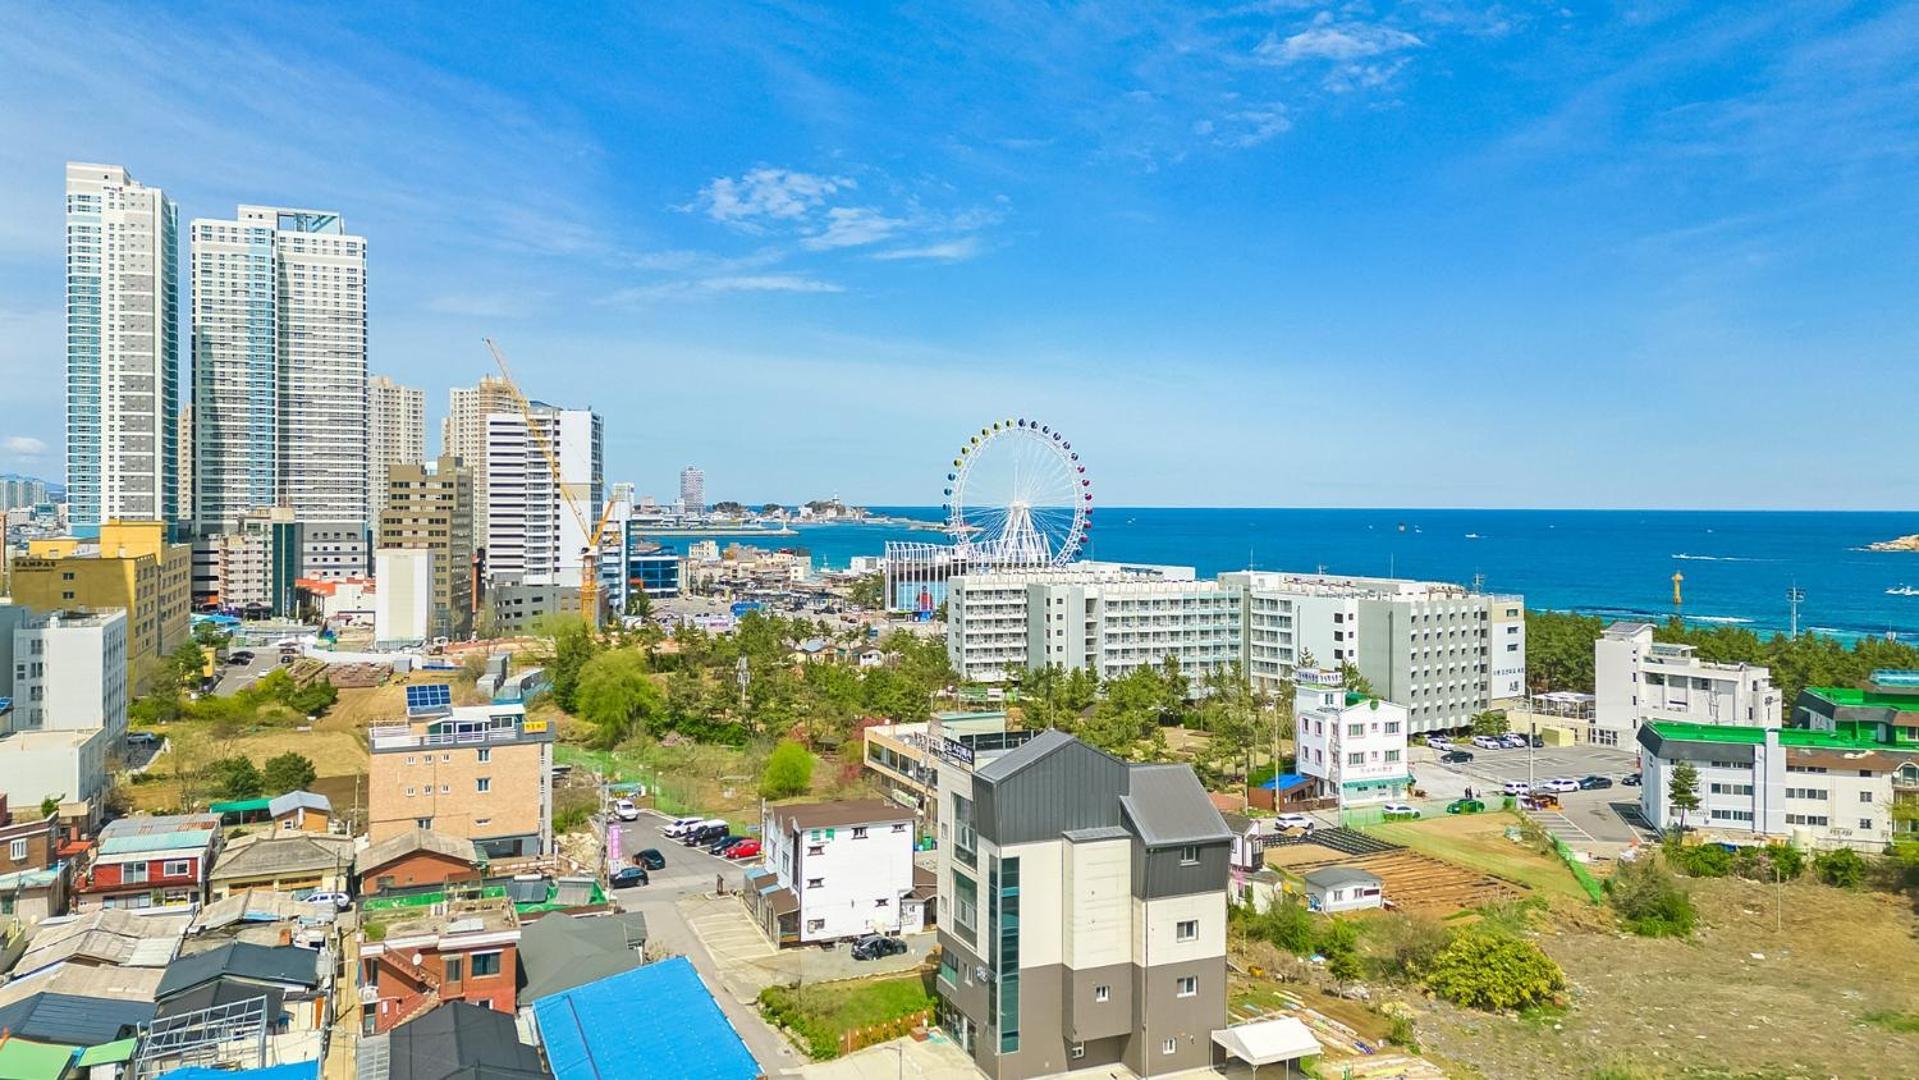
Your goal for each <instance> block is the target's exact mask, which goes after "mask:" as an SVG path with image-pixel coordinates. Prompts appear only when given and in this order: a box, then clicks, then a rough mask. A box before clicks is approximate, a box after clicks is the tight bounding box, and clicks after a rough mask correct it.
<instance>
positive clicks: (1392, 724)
mask: <svg viewBox="0 0 1919 1080" xmlns="http://www.w3.org/2000/svg"><path fill="white" fill-rule="evenodd" d="M1293 683H1294V687H1295V689H1294V693H1293V722H1294V732H1295V745H1296V746H1297V747H1298V749H1299V755H1298V756H1299V765H1298V768H1299V772H1300V774H1301V775H1303V776H1310V777H1312V778H1313V779H1314V780H1315V781H1317V783H1318V788H1319V790H1318V792H1317V794H1318V795H1319V796H1321V797H1331V798H1336V799H1338V800H1339V805H1340V807H1341V808H1342V809H1343V808H1345V807H1348V806H1363V805H1367V804H1372V803H1383V802H1396V801H1399V800H1400V799H1403V798H1405V797H1406V791H1407V789H1408V788H1409V787H1410V786H1411V785H1412V775H1411V773H1410V771H1409V770H1410V765H1409V762H1408V761H1407V758H1406V729H1407V715H1406V707H1405V706H1404V705H1395V704H1394V703H1392V702H1390V701H1381V700H1380V699H1379V698H1376V697H1368V696H1366V695H1365V694H1360V693H1357V692H1355V691H1352V690H1348V689H1347V688H1346V686H1345V678H1344V676H1342V675H1341V674H1340V673H1339V672H1337V671H1328V670H1325V669H1323V668H1297V669H1295V670H1294V672H1293Z"/></svg>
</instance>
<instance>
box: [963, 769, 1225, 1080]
mask: <svg viewBox="0 0 1919 1080" xmlns="http://www.w3.org/2000/svg"><path fill="white" fill-rule="evenodd" d="M939 785H940V790H939V796H940V806H939V820H940V844H939V851H940V877H939V886H940V890H941V894H942V902H943V909H942V912H941V918H940V930H939V941H940V948H941V958H940V970H939V976H938V980H937V984H936V985H937V988H938V992H939V998H940V1022H941V1024H942V1025H943V1026H944V1027H945V1028H946V1030H947V1031H948V1032H949V1033H950V1034H951V1035H952V1037H953V1038H954V1040H955V1041H956V1042H958V1043H959V1045H960V1046H961V1047H962V1048H964V1049H965V1050H966V1051H967V1052H968V1053H969V1054H970V1055H971V1056H972V1058H973V1061H974V1062H975V1064H977V1065H978V1066H979V1067H980V1069H982V1070H983V1071H984V1072H986V1074H987V1075H988V1076H992V1077H995V1078H998V1080H1019V1078H1024V1077H1031V1076H1043V1075H1047V1074H1051V1073H1059V1072H1066V1071H1071V1070H1077V1069H1092V1068H1098V1067H1100V1066H1111V1065H1114V1064H1124V1065H1125V1066H1126V1067H1128V1068H1130V1069H1132V1070H1133V1071H1134V1072H1135V1073H1137V1074H1139V1075H1141V1076H1158V1075H1164V1074H1167V1073H1173V1072H1179V1071H1181V1070H1186V1069H1193V1068H1201V1067H1204V1066H1206V1065H1208V1064H1209V1063H1210V1062H1211V1057H1212V1051H1211V1047H1212V1041H1211V1040H1212V1033H1213V1032H1214V1031H1215V1030H1218V1029H1221V1028H1223V1027H1225V1026H1226V889H1227V864H1228V857H1229V853H1230V850H1231V846H1232V833H1231V832H1230V831H1229V830H1228V829H1227V828H1226V823H1225V822H1224V821H1223V820H1221V818H1220V815H1219V811H1218V810H1216V809H1214V807H1213V805H1212V803H1211V802H1210V801H1209V800H1208V799H1207V797H1206V791H1205V789H1204V788H1203V787H1201V786H1200V783H1199V780H1198V778H1197V777H1195V776H1194V775H1193V771H1192V769H1191V768H1189V767H1187V766H1185V765H1163V764H1146V765H1141V764H1130V763H1128V762H1125V761H1122V760H1120V759H1119V758H1116V757H1113V756H1112V755H1110V754H1107V753H1104V752H1102V751H1099V750H1096V749H1094V748H1092V747H1090V746H1087V745H1086V744H1085V743H1082V742H1080V741H1079V740H1078V739H1075V738H1073V737H1072V736H1070V735H1065V734H1062V733H1060V732H1057V731H1047V732H1043V733H1041V734H1040V735H1038V736H1037V737H1035V738H1034V739H1032V740H1031V741H1030V742H1027V743H1025V744H1024V745H1022V746H1020V747H1018V748H1017V749H1013V750H1009V751H1005V752H1003V753H998V754H993V755H988V754H979V755H976V756H974V757H973V759H972V760H970V761H969V760H962V756H961V755H958V754H957V753H956V754H955V755H954V756H953V758H952V759H951V760H948V761H946V762H944V763H943V764H942V765H941V767H940V770H939Z"/></svg>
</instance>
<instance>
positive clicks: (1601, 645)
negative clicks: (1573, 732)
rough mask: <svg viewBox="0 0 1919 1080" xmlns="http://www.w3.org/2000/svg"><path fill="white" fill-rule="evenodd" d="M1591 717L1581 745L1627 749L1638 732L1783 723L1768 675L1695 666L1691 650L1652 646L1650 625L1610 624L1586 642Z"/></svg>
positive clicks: (1736, 667)
mask: <svg viewBox="0 0 1919 1080" xmlns="http://www.w3.org/2000/svg"><path fill="white" fill-rule="evenodd" d="M1593 697H1594V700H1593V714H1592V722H1591V725H1590V726H1589V727H1588V728H1587V735H1586V741H1588V742H1590V743H1593V744H1595V745H1598V746H1631V745H1633V740H1634V738H1635V737H1636V736H1637V734H1638V732H1639V728H1640V725H1642V724H1645V723H1648V722H1650V721H1654V720H1660V721H1666V722H1668V723H1678V724H1743V725H1748V726H1752V727H1761V728H1764V727H1777V726H1778V725H1779V724H1780V723H1781V722H1782V721H1783V720H1784V719H1785V717H1784V715H1783V714H1782V711H1781V701H1780V694H1779V689H1778V688H1777V687H1775V686H1773V684H1772V672H1771V671H1770V670H1769V669H1767V668H1764V667H1759V666H1756V665H1753V664H1717V663H1712V662H1709V661H1706V660H1701V659H1699V657H1698V655H1697V653H1696V650H1694V648H1693V647H1692V646H1691V645H1680V644H1669V643H1666V642H1661V641H1654V640H1653V625H1652V624H1651V623H1626V622H1617V623H1613V624H1612V625H1611V626H1608V627H1607V628H1606V631H1605V633H1603V634H1601V635H1600V637H1599V640H1597V641H1595V642H1594V643H1593Z"/></svg>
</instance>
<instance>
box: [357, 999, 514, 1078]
mask: <svg viewBox="0 0 1919 1080" xmlns="http://www.w3.org/2000/svg"><path fill="white" fill-rule="evenodd" d="M385 1076H386V1077H387V1078H388V1080H456V1078H459V1080H467V1078H471V1080H541V1078H547V1077H551V1076H552V1074H551V1073H549V1072H547V1071H546V1067H545V1066H544V1065H543V1064H542V1063H541V1061H540V1053H539V1051H537V1050H535V1049H534V1048H533V1047H531V1046H527V1045H525V1044H523V1043H521V1042H520V1040H519V1035H518V1030H517V1028H516V1026H515V1025H514V1022H513V1017H512V1016H511V1015H509V1014H507V1013H499V1012H494V1011H493V1010H492V1009H489V1008H486V1007H485V1006H481V1005H474V1004H470V1003H468V1002H465V1001H449V1002H447V1003H446V1004H444V1005H441V1006H439V1007H438V1008H435V1009H432V1010H430V1011H428V1012H427V1013H425V1014H424V1015H421V1016H419V1017H417V1018H415V1019H413V1020H409V1021H407V1022H406V1023H404V1024H401V1025H400V1026H399V1027H396V1028H394V1029H393V1031H392V1032H391V1033H390V1034H389V1035H388V1036H387V1068H386V1073H385Z"/></svg>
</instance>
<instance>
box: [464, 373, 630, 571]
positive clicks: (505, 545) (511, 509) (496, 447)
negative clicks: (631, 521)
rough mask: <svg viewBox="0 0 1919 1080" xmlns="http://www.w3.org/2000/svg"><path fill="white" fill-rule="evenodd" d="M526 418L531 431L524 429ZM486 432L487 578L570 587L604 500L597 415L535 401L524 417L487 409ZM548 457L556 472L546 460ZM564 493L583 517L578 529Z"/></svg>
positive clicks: (598, 418) (578, 520)
mask: <svg viewBox="0 0 1919 1080" xmlns="http://www.w3.org/2000/svg"><path fill="white" fill-rule="evenodd" d="M528 416H530V417H531V418H532V422H533V423H534V424H535V425H537V426H538V430H537V431H534V430H532V429H529V428H528V426H527V419H528ZM486 432H487V446H486V499H487V511H486V568H487V576H488V577H489V578H490V579H495V580H499V579H506V580H513V581H519V582H521V583H523V584H528V585H549V584H561V583H566V584H578V583H579V581H580V569H581V565H582V560H583V559H584V558H585V555H586V547H587V536H586V532H587V529H589V528H591V527H592V526H593V524H594V519H596V518H597V517H598V512H599V508H600V506H601V505H602V503H601V500H602V499H603V498H604V486H603V478H602V475H601V472H602V462H601V430H600V417H599V414H598V413H595V412H593V411H592V410H590V409H562V408H557V407H555V406H552V405H548V404H546V403H544V402H537V401H536V402H532V403H530V404H529V406H528V413H527V415H522V414H521V413H520V412H518V411H517V410H516V411H514V412H496V413H489V414H487V417H486ZM542 443H544V446H542ZM549 453H550V454H551V455H552V458H551V459H549V457H548V454H549ZM555 459H556V460H557V461H558V462H559V466H560V473H559V476H557V477H556V476H554V475H553V468H552V465H551V464H550V461H551V460H555ZM568 497H570V498H571V499H572V500H574V502H575V503H576V505H578V506H579V507H580V508H581V511H582V512H583V513H584V514H585V515H586V517H587V519H588V520H587V522H586V527H585V528H582V527H581V522H580V518H579V517H578V516H577V515H575V513H574V512H573V510H572V509H570V508H568V507H567V505H566V500H567V498H568Z"/></svg>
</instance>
